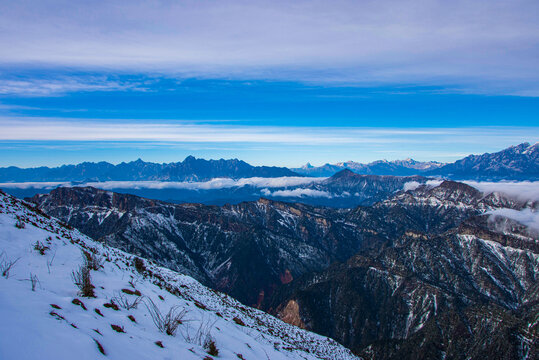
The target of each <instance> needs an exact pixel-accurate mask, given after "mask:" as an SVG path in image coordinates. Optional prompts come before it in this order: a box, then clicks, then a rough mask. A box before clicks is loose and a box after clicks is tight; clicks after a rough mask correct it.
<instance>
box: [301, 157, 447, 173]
mask: <svg viewBox="0 0 539 360" xmlns="http://www.w3.org/2000/svg"><path fill="white" fill-rule="evenodd" d="M443 165H445V164H443V163H439V162H436V161H428V162H420V161H415V160H414V159H405V160H395V161H387V160H377V161H374V162H371V163H368V164H362V163H358V162H355V161H346V162H341V163H337V164H325V165H322V166H312V165H311V164H310V163H307V164H305V165H303V166H302V167H300V168H292V169H291V170H292V171H294V172H297V173H298V174H302V175H305V176H320V177H326V176H331V175H333V174H335V173H336V172H339V171H341V170H344V169H348V170H351V171H353V172H355V173H357V174H362V175H394V176H408V175H417V174H419V173H421V172H423V171H428V170H433V169H437V168H439V167H441V166H443Z"/></svg>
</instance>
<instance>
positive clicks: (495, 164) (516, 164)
mask: <svg viewBox="0 0 539 360" xmlns="http://www.w3.org/2000/svg"><path fill="white" fill-rule="evenodd" d="M343 169H349V170H352V171H353V172H355V173H357V174H365V175H395V176H410V175H424V176H442V177H445V178H450V179H455V180H493V181H497V180H532V181H534V180H538V179H539V143H536V144H534V145H530V144H529V143H522V144H519V145H516V146H511V147H509V148H507V149H504V150H502V151H499V152H496V153H492V154H489V153H487V154H483V155H470V156H467V157H465V158H464V159H461V160H458V161H456V162H454V163H450V164H443V163H439V162H435V161H428V162H419V161H415V160H413V159H406V160H396V161H387V160H379V161H374V162H372V163H368V164H361V163H357V162H354V161H347V162H343V163H337V164H325V165H322V166H318V167H315V166H312V165H311V164H306V165H304V166H303V167H301V168H293V169H291V170H293V171H294V172H297V173H299V174H302V175H305V176H321V177H322V176H323V177H325V176H331V175H332V174H334V173H336V172H338V171H340V170H343Z"/></svg>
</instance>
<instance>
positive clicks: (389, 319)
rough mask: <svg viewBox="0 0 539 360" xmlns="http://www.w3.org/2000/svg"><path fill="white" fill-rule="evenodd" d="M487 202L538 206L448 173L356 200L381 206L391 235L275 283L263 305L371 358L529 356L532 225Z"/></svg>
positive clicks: (535, 255)
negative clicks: (379, 197) (495, 211)
mask: <svg viewBox="0 0 539 360" xmlns="http://www.w3.org/2000/svg"><path fill="white" fill-rule="evenodd" d="M495 207H504V208H507V207H509V208H511V207H512V208H515V209H523V208H533V209H535V210H537V208H538V207H539V206H538V204H537V203H536V202H519V201H514V200H510V199H507V198H505V197H503V196H500V194H495V193H494V194H489V195H487V196H485V195H484V194H481V193H479V192H478V191H477V190H476V189H474V188H471V187H469V186H467V185H465V184H461V183H455V182H449V181H447V182H444V183H442V184H441V185H440V186H438V187H435V188H432V189H428V188H427V187H419V188H418V189H416V190H415V191H409V192H403V193H400V194H398V195H397V196H395V198H393V199H389V200H386V201H384V202H381V203H379V204H376V205H375V206H373V207H372V208H369V209H356V210H355V211H353V212H352V213H351V214H350V217H352V218H357V219H358V220H362V219H363V220H364V221H366V220H369V219H372V218H373V217H372V214H371V213H370V212H372V211H374V209H373V208H379V209H381V210H382V211H384V212H385V213H386V215H385V218H386V219H388V221H386V222H384V221H379V222H378V223H377V224H374V227H375V228H376V227H378V228H379V231H380V233H384V232H388V231H391V232H395V235H396V236H395V237H393V239H391V240H390V241H387V242H386V243H385V244H384V246H382V247H376V248H370V247H363V249H362V250H360V252H359V253H358V254H357V255H355V256H353V257H351V258H350V259H349V260H348V261H347V262H345V263H342V264H334V265H333V266H332V267H330V268H329V269H328V270H326V271H323V272H320V273H316V274H311V275H307V276H305V277H303V278H301V279H297V280H295V281H293V282H291V283H290V284H288V285H285V286H283V287H281V288H280V289H279V290H278V292H277V293H276V294H275V296H274V298H273V299H272V301H273V302H272V303H271V304H269V305H268V307H269V308H270V309H273V310H272V311H273V312H274V313H275V314H279V316H280V317H281V318H282V319H284V320H286V321H289V322H291V323H293V324H295V325H299V326H301V327H304V328H306V329H310V330H313V331H316V332H318V333H320V334H324V335H327V336H331V337H333V338H335V339H337V340H338V341H340V342H341V343H343V344H345V345H346V346H348V347H350V348H351V349H353V350H354V351H355V352H356V353H358V354H360V355H362V356H364V357H366V358H371V359H445V358H454V359H464V358H466V359H484V358H499V359H533V358H535V356H537V354H539V352H538V351H539V347H538V345H539V344H538V339H539V337H538V335H539V323H538V322H537V319H538V316H539V278H538V275H537V274H538V271H539V232H537V231H536V230H533V229H530V228H526V227H525V226H522V225H521V224H518V223H516V222H515V221H513V220H511V219H507V218H503V217H491V216H489V215H481V213H482V212H483V211H485V210H488V209H492V208H495ZM365 212H367V213H365ZM391 213H394V214H395V216H391V215H390V214H391ZM397 214H398V216H397ZM435 214H438V216H440V217H439V218H443V219H445V221H444V222H441V223H440V222H439V221H435V222H434V223H433V222H432V221H431V219H432V218H433V217H434V216H435ZM459 218H460V219H459ZM448 220H454V222H453V223H451V221H448ZM371 221H372V220H371ZM391 223H392V224H391ZM501 229H503V230H501ZM500 319H503V321H502V322H500Z"/></svg>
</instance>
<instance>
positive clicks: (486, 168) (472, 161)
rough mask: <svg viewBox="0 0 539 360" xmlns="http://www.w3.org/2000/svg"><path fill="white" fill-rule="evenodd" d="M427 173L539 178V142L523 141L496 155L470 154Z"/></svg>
mask: <svg viewBox="0 0 539 360" xmlns="http://www.w3.org/2000/svg"><path fill="white" fill-rule="evenodd" d="M425 175H426V176H432V175H440V176H444V177H448V178H452V179H459V180H491V181H492V180H494V181H496V180H537V179H539V143H536V144H534V145H530V144H529V143H522V144H519V145H516V146H511V147H509V148H507V149H504V150H502V151H499V152H496V153H492V154H488V153H487V154H483V155H470V156H467V157H465V158H464V159H461V160H458V161H455V162H454V163H452V164H447V165H444V166H442V167H440V168H438V169H435V170H430V171H427V172H425Z"/></svg>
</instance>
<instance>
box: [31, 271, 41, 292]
mask: <svg viewBox="0 0 539 360" xmlns="http://www.w3.org/2000/svg"><path fill="white" fill-rule="evenodd" d="M29 280H30V284H31V286H32V291H36V286H37V284H39V279H38V278H37V275H33V274H32V273H30V279H29Z"/></svg>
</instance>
